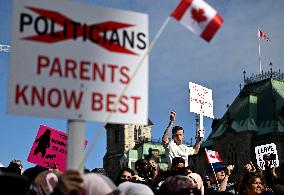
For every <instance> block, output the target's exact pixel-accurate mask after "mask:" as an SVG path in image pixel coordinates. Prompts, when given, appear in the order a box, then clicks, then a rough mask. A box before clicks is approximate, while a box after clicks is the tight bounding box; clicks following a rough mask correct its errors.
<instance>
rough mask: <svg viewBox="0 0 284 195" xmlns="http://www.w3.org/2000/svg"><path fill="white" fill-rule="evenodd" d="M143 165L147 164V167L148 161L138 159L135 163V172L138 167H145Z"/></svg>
mask: <svg viewBox="0 0 284 195" xmlns="http://www.w3.org/2000/svg"><path fill="white" fill-rule="evenodd" d="M145 163H147V165H148V164H149V161H148V160H146V159H138V160H137V161H136V162H135V170H136V171H137V169H139V166H141V165H145Z"/></svg>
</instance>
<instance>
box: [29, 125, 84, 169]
mask: <svg viewBox="0 0 284 195" xmlns="http://www.w3.org/2000/svg"><path fill="white" fill-rule="evenodd" d="M86 144H87V141H86ZM66 159H67V133H65V132H62V131H59V130H56V129H53V128H50V127H47V126H44V125H41V126H40V128H39V131H38V133H37V136H36V138H35V141H34V143H33V146H32V149H31V151H30V154H29V157H28V162H31V163H34V164H37V165H40V166H42V167H46V168H49V169H54V168H56V166H57V168H58V169H59V170H60V171H62V172H63V171H65V169H66Z"/></svg>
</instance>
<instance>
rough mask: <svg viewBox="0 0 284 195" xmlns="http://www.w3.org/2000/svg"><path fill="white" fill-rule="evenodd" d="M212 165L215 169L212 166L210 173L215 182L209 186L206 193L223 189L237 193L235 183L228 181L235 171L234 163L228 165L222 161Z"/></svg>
mask: <svg viewBox="0 0 284 195" xmlns="http://www.w3.org/2000/svg"><path fill="white" fill-rule="evenodd" d="M212 166H213V169H214V170H213V169H212V168H211V167H210V169H209V173H210V177H211V178H212V181H215V182H213V183H212V184H211V186H210V187H209V188H207V190H206V191H205V194H207V193H213V192H223V191H224V192H230V193H233V194H235V189H234V183H230V182H228V180H229V177H230V175H231V174H232V172H233V169H234V165H228V166H226V165H224V164H222V163H213V164H212ZM214 171H215V174H214ZM215 175H216V177H215Z"/></svg>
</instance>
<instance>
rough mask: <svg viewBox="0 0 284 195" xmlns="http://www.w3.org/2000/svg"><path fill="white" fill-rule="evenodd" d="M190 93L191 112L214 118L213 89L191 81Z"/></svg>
mask: <svg viewBox="0 0 284 195" xmlns="http://www.w3.org/2000/svg"><path fill="white" fill-rule="evenodd" d="M189 93H190V112H194V113H196V114H201V115H204V116H207V117H210V118H214V115H213V99H212V90H211V89H208V88H206V87H203V86H201V85H198V84H195V83H192V82H189Z"/></svg>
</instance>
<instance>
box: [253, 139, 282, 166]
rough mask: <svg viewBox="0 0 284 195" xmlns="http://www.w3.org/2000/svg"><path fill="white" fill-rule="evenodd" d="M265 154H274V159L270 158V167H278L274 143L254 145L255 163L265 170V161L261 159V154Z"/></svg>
mask: <svg viewBox="0 0 284 195" xmlns="http://www.w3.org/2000/svg"><path fill="white" fill-rule="evenodd" d="M265 154H275V156H276V158H275V160H272V165H271V167H279V160H278V155H277V150H276V145H275V144H274V143H271V144H265V145H260V146H256V147H255V155H256V162H257V165H258V166H259V167H260V168H261V169H262V170H265V167H264V166H265V161H264V159H263V156H264V155H265Z"/></svg>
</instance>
